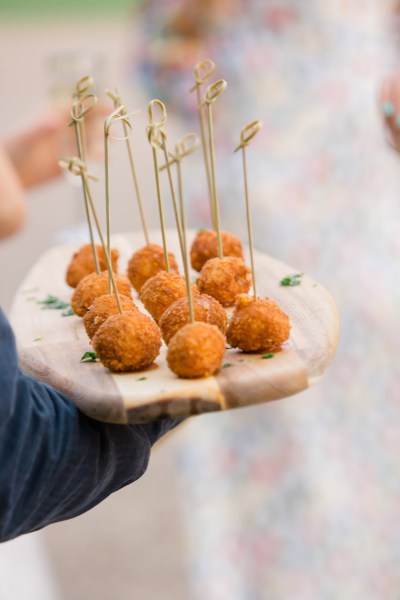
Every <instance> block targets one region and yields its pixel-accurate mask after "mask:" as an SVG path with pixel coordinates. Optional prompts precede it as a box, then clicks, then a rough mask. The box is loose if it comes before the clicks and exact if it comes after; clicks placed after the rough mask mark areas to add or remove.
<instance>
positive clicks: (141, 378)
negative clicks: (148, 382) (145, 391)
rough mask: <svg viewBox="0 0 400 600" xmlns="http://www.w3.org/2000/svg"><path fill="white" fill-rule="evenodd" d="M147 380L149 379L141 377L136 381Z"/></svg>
mask: <svg viewBox="0 0 400 600" xmlns="http://www.w3.org/2000/svg"><path fill="white" fill-rule="evenodd" d="M145 379H147V377H139V379H136V381H144V380H145Z"/></svg>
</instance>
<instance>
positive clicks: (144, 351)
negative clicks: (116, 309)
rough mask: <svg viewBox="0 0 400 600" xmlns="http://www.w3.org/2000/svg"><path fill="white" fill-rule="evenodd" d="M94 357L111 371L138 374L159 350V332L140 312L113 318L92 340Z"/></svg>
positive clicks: (131, 312)
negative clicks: (95, 355)
mask: <svg viewBox="0 0 400 600" xmlns="http://www.w3.org/2000/svg"><path fill="white" fill-rule="evenodd" d="M92 344H93V348H94V350H95V352H96V354H97V357H98V358H99V359H100V361H101V362H102V363H103V365H104V366H105V367H107V369H110V371H114V372H124V371H140V370H141V369H145V368H146V367H149V366H150V365H151V364H152V363H153V362H154V360H155V359H156V358H157V356H158V354H159V352H160V348H161V332H160V329H159V327H158V326H157V325H156V323H154V321H153V320H152V319H150V317H147V316H146V315H144V314H143V313H141V312H140V311H139V310H135V311H126V312H123V313H118V314H116V315H112V316H111V317H109V318H108V319H106V321H104V323H103V324H102V325H101V327H99V329H98V330H97V332H96V334H95V335H94V337H93V339H92Z"/></svg>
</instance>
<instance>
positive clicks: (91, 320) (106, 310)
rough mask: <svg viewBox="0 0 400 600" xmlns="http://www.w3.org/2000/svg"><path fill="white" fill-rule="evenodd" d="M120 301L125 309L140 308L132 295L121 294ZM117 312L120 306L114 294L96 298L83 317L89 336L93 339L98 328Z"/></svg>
mask: <svg viewBox="0 0 400 600" xmlns="http://www.w3.org/2000/svg"><path fill="white" fill-rule="evenodd" d="M119 301H120V303H121V308H122V310H123V311H127V310H129V311H135V310H139V309H138V308H137V306H136V304H135V303H134V302H133V300H132V298H131V297H128V296H122V295H120V297H119ZM117 313H119V308H118V304H117V299H116V297H115V295H114V294H105V295H104V296H99V297H98V298H96V299H95V301H94V302H93V304H92V305H91V307H90V308H89V310H88V311H87V313H86V314H85V315H84V317H83V324H84V326H85V329H86V333H87V334H88V336H89V338H90V339H92V337H93V336H94V334H95V333H96V331H97V330H98V328H99V327H100V326H101V325H102V324H103V323H104V321H105V320H106V319H108V317H111V315H116V314H117Z"/></svg>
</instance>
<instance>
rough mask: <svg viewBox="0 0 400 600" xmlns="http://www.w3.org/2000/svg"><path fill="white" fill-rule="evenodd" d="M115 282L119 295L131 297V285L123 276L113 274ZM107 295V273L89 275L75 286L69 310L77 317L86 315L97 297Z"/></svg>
mask: <svg viewBox="0 0 400 600" xmlns="http://www.w3.org/2000/svg"><path fill="white" fill-rule="evenodd" d="M114 277H115V282H116V284H117V288H118V291H119V293H120V294H122V295H123V296H128V297H129V296H130V295H131V284H130V283H129V279H128V278H127V277H126V276H125V275H118V274H117V273H114ZM105 294H108V272H107V271H103V272H102V273H100V274H99V275H97V273H91V274H90V275H86V277H84V278H83V279H82V280H81V281H80V282H79V283H78V285H77V287H76V289H75V291H74V293H73V294H72V298H71V308H72V310H73V311H74V313H75V314H77V315H78V317H83V315H84V314H86V313H87V311H88V310H89V308H90V307H91V305H92V304H93V302H94V301H95V300H96V298H98V297H99V296H104V295H105Z"/></svg>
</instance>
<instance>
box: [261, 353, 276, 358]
mask: <svg viewBox="0 0 400 600" xmlns="http://www.w3.org/2000/svg"><path fill="white" fill-rule="evenodd" d="M274 356H275V354H274V353H273V352H268V354H261V357H260V358H274Z"/></svg>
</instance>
